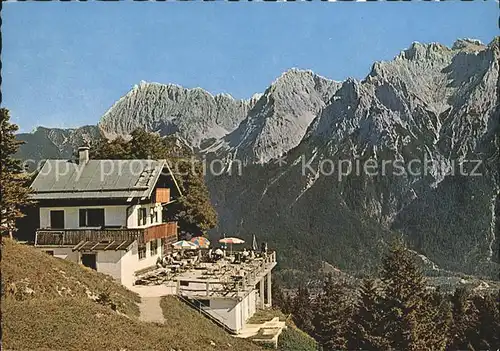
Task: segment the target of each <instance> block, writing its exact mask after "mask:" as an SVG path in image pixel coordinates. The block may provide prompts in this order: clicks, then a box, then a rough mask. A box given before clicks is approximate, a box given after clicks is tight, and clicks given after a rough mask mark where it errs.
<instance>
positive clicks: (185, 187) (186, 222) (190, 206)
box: [91, 129, 217, 234]
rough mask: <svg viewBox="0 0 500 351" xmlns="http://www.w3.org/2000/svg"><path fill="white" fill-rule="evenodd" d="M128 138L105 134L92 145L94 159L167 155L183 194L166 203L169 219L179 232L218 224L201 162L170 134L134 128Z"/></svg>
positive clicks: (152, 157) (191, 231) (199, 230)
mask: <svg viewBox="0 0 500 351" xmlns="http://www.w3.org/2000/svg"><path fill="white" fill-rule="evenodd" d="M131 136H132V138H131V139H130V140H129V141H126V140H124V139H123V138H116V139H114V140H113V141H109V140H107V139H105V138H103V139H102V140H100V141H99V142H97V144H96V146H95V147H94V148H92V149H91V158H94V159H152V160H160V159H166V160H167V161H168V162H169V165H170V167H171V169H172V172H173V173H174V176H175V177H176V180H177V182H178V184H179V187H180V188H181V190H182V193H183V195H184V196H182V197H181V198H180V199H179V200H178V201H177V202H176V203H173V204H171V205H170V207H169V212H170V213H173V216H172V217H171V218H169V219H170V220H176V221H178V222H179V227H180V230H181V232H187V233H191V234H202V233H203V232H206V231H207V230H209V229H211V228H214V227H215V226H216V225H217V213H216V212H215V209H214V207H213V206H212V204H211V202H210V194H209V192H208V188H207V186H206V184H205V180H204V173H203V167H202V164H201V162H199V160H197V159H196V158H195V157H194V154H193V153H192V151H191V150H190V149H189V148H187V147H186V146H185V145H183V144H181V143H180V142H179V141H178V140H177V139H175V138H173V137H167V138H162V137H160V136H159V135H158V134H155V133H148V132H146V131H144V130H141V129H137V130H134V131H133V132H132V133H131Z"/></svg>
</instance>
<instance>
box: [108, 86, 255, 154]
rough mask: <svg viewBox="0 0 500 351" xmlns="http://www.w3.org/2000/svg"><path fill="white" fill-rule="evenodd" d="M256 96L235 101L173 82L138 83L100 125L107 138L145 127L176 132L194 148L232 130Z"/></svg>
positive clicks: (163, 131) (170, 132)
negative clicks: (186, 87)
mask: <svg viewBox="0 0 500 351" xmlns="http://www.w3.org/2000/svg"><path fill="white" fill-rule="evenodd" d="M255 100H256V98H252V99H249V100H235V99H233V98H232V97H231V96H230V95H226V94H223V95H216V96H212V95H211V94H210V93H208V92H207V91H205V90H203V89H200V88H196V89H185V88H182V87H180V86H177V85H173V84H167V85H165V84H158V83H146V82H141V83H140V84H139V85H136V86H135V87H134V88H133V89H132V90H131V91H130V92H129V93H128V94H127V95H125V96H124V97H122V98H121V99H120V100H118V101H117V102H116V103H115V104H114V105H113V106H112V107H111V108H110V109H109V110H108V111H107V112H106V113H105V114H104V116H103V117H102V118H101V121H100V122H99V128H100V129H101V130H102V131H103V133H104V134H105V135H106V136H107V137H109V138H114V137H116V136H118V135H122V136H126V135H128V134H129V133H130V132H132V131H133V130H134V129H137V128H144V129H145V130H147V131H150V132H158V133H160V134H161V135H170V134H174V133H177V134H178V135H179V136H180V137H182V138H184V139H185V140H186V141H187V142H188V143H189V144H190V145H192V146H193V147H199V146H200V144H201V143H202V142H203V141H206V140H209V139H219V138H222V137H224V136H226V135H227V134H228V133H230V132H232V131H233V130H235V129H236V128H237V127H238V125H239V123H240V122H241V121H242V120H243V119H244V118H245V117H246V115H247V113H248V111H249V110H250V109H251V108H252V107H253V105H254V104H255Z"/></svg>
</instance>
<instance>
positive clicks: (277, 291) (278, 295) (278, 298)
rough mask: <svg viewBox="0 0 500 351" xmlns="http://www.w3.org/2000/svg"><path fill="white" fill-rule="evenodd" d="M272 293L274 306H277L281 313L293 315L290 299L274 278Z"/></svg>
mask: <svg viewBox="0 0 500 351" xmlns="http://www.w3.org/2000/svg"><path fill="white" fill-rule="evenodd" d="M271 293H272V301H273V306H276V307H277V308H279V309H280V310H281V312H283V313H285V314H288V313H291V310H290V305H291V302H290V299H289V297H288V296H287V295H286V294H285V292H284V291H283V289H282V287H281V284H280V283H279V281H278V279H276V278H274V279H273V280H272V281H271Z"/></svg>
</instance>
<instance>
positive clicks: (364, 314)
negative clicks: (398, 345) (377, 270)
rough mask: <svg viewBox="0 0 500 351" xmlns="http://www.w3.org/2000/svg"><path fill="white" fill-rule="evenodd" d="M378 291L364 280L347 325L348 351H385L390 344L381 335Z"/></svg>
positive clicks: (373, 285)
mask: <svg viewBox="0 0 500 351" xmlns="http://www.w3.org/2000/svg"><path fill="white" fill-rule="evenodd" d="M379 290H380V289H379V288H378V287H377V285H376V284H375V280H373V279H365V280H364V281H363V284H362V285H361V287H360V289H359V298H358V301H357V303H356V306H355V312H354V316H353V319H352V321H351V322H350V323H349V331H348V349H349V350H386V349H389V347H390V344H389V342H388V340H387V339H386V337H385V335H384V333H383V325H382V322H383V315H382V311H381V296H380V291H379Z"/></svg>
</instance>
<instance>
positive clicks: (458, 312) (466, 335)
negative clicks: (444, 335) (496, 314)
mask: <svg viewBox="0 0 500 351" xmlns="http://www.w3.org/2000/svg"><path fill="white" fill-rule="evenodd" d="M451 313H452V321H451V325H450V329H449V341H448V346H447V349H448V350H470V349H472V345H471V342H472V341H473V340H475V339H477V335H475V334H477V332H476V328H477V325H478V320H477V319H478V316H477V310H476V307H475V306H474V304H473V303H472V301H471V300H470V292H469V291H468V290H467V289H466V288H463V287H459V288H457V289H456V290H455V292H454V294H453V295H452V296H451Z"/></svg>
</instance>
